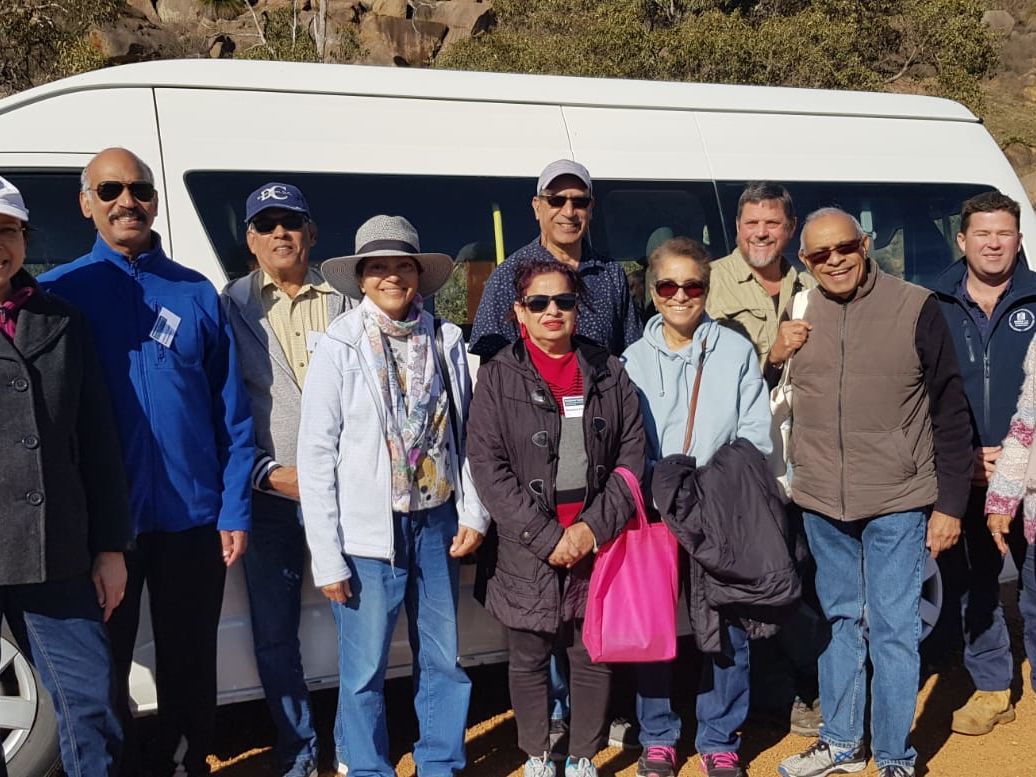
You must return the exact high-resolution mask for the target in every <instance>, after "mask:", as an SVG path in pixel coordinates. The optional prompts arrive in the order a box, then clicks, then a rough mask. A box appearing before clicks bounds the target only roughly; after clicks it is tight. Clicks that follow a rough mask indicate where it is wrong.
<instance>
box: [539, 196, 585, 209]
mask: <svg viewBox="0 0 1036 777" xmlns="http://www.w3.org/2000/svg"><path fill="white" fill-rule="evenodd" d="M536 196H537V197H539V198H540V199H541V200H543V201H544V202H545V203H547V204H548V205H549V206H550V207H552V208H564V207H565V203H566V202H571V203H572V207H573V208H575V209H576V210H586V209H587V208H589V207H590V203H591V202H593V197H588V196H587V195H585V194H580V195H577V196H575V197H567V196H565V195H564V194H537V195H536Z"/></svg>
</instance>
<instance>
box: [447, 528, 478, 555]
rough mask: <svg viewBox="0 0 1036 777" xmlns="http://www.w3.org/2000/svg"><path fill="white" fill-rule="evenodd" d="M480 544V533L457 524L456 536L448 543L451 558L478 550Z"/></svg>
mask: <svg viewBox="0 0 1036 777" xmlns="http://www.w3.org/2000/svg"><path fill="white" fill-rule="evenodd" d="M481 544H482V535H481V534H480V533H479V532H477V531H475V530H474V529H472V528H470V527H468V526H458V527H457V536H456V537H454V538H453V543H452V544H451V545H450V557H451V558H464V556H467V555H468V554H469V553H474V552H475V551H476V550H478V546H479V545H481Z"/></svg>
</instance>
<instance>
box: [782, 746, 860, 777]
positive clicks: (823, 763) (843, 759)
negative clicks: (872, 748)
mask: <svg viewBox="0 0 1036 777" xmlns="http://www.w3.org/2000/svg"><path fill="white" fill-rule="evenodd" d="M866 768H867V757H866V756H865V755H864V754H863V748H862V747H858V748H856V749H855V750H850V749H848V748H846V749H844V750H843V749H842V748H840V747H835V746H834V745H829V744H828V743H827V742H825V741H824V740H823V739H818V740H817V741H816V742H814V743H813V744H812V745H811V746H810V747H808V748H806V749H805V750H804V751H802V752H801V753H799V754H798V755H793V756H790V757H789V758H785V759H784V760H783V761H781V765H780V766H778V767H777V771H778V773H780V774H781V776H782V777H826V775H828V774H852V773H853V772H862V771H863V770H864V769H866Z"/></svg>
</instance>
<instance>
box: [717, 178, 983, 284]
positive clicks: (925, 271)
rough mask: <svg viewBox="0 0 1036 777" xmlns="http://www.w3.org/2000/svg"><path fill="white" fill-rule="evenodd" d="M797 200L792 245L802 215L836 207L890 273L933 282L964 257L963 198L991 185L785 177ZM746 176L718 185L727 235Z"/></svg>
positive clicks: (795, 248) (795, 245) (796, 240)
mask: <svg viewBox="0 0 1036 777" xmlns="http://www.w3.org/2000/svg"><path fill="white" fill-rule="evenodd" d="M784 183H785V186H787V188H788V191H790V192H791V195H792V197H793V198H794V200H795V210H796V212H797V214H798V218H799V227H800V229H799V231H797V232H796V234H795V238H794V239H793V241H792V243H791V245H789V247H788V253H789V254H790V255H789V257H788V258H789V259H794V260H795V261H796V262H797V261H798V260H797V259H796V258H795V256H793V255H797V253H798V248H799V236H800V233H801V225H802V221H803V219H805V217H806V216H807V215H809V213H811V212H812V211H814V210H816V209H817V208H823V207H828V206H832V205H833V206H836V207H839V208H842V209H843V210H846V211H848V212H849V213H851V214H852V215H854V216H855V217H856V218H857V219H858V220H859V221H860V224H861V225H862V226H863V228H864V230H865V231H866V232H867V233H869V234H870V236H871V256H873V257H874V260H875V261H876V262H877V263H878V265H879V266H880V267H881V268H882V269H883V270H885V271H886V272H888V273H891V274H893V275H896V276H898V277H900V278H904V279H906V280H908V281H911V282H913V283H918V284H920V285H922V286H929V287H930V286H931V285H932V283H934V281H935V279H936V278H938V277H939V274H940V273H942V271H943V270H945V269H946V267H947V265H949V264H950V263H952V262H954V261H956V260H957V259H959V258H960V251H959V250H958V248H957V240H956V238H957V230H958V228H959V226H960V208H961V205H962V204H963V203H964V200H966V199H968V198H969V197H973V196H974V195H976V194H979V193H981V192H984V191H989V190H990V189H991V187H989V186H984V185H981V184H955V183H852V182H845V183H841V182H819V181H818V182H794V183H792V182H784ZM744 185H745V184H744V182H743V181H736V182H735V181H724V182H722V183H720V184H718V190H719V195H720V201H721V203H722V205H723V213H724V216H725V218H726V226H727V231H728V234H729V235H730V236H731V238H733V234H734V231H735V214H736V212H737V200H738V197H739V196H740V195H741V191H742V189H743V188H744Z"/></svg>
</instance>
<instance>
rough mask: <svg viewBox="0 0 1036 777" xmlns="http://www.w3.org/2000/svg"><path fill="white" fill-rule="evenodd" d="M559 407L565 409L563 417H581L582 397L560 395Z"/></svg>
mask: <svg viewBox="0 0 1036 777" xmlns="http://www.w3.org/2000/svg"><path fill="white" fill-rule="evenodd" d="M561 407H562V408H563V409H564V411H565V418H582V417H583V398H582V397H580V396H576V397H562V398H561Z"/></svg>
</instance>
